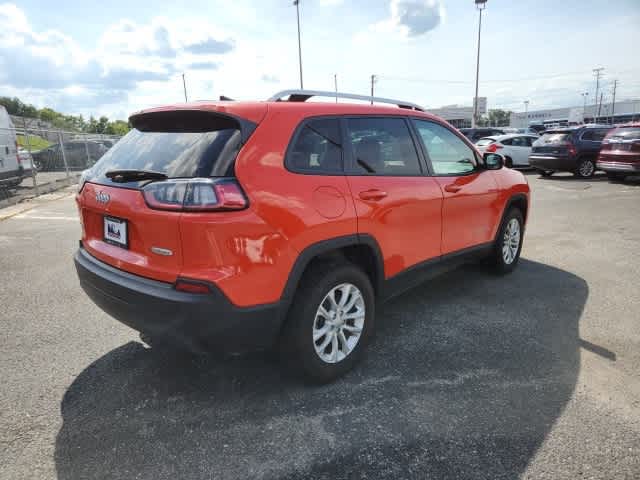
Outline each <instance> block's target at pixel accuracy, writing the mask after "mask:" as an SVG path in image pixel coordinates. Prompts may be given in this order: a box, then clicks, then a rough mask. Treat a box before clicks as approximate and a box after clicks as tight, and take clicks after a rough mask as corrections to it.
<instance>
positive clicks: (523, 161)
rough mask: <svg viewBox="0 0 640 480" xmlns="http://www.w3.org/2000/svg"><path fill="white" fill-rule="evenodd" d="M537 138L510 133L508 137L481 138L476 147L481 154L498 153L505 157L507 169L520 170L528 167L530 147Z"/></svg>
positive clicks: (535, 136)
mask: <svg viewBox="0 0 640 480" xmlns="http://www.w3.org/2000/svg"><path fill="white" fill-rule="evenodd" d="M538 138H540V137H538V136H537V135H525V134H521V133H510V134H508V135H494V136H491V137H484V138H481V139H480V140H478V141H477V142H476V147H478V150H480V152H481V153H483V154H484V153H499V154H500V155H503V156H504V157H505V165H506V166H507V167H510V168H511V167H513V168H522V167H528V166H529V154H530V153H531V145H532V144H533V142H535V141H536V140H537V139H538Z"/></svg>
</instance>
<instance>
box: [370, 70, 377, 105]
mask: <svg viewBox="0 0 640 480" xmlns="http://www.w3.org/2000/svg"><path fill="white" fill-rule="evenodd" d="M375 84H376V75H371V105H373V86H374V85H375Z"/></svg>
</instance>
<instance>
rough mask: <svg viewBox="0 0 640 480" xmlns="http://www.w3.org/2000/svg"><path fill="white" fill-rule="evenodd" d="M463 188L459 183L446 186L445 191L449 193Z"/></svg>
mask: <svg viewBox="0 0 640 480" xmlns="http://www.w3.org/2000/svg"><path fill="white" fill-rule="evenodd" d="M461 188H462V187H461V186H459V185H446V186H445V187H444V191H445V192H449V193H457V192H459V191H460V189H461Z"/></svg>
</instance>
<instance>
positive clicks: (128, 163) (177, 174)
mask: <svg viewBox="0 0 640 480" xmlns="http://www.w3.org/2000/svg"><path fill="white" fill-rule="evenodd" d="M240 138H241V135H240V130H237V129H231V128H229V129H223V130H217V131H213V132H204V133H199V132H198V133H193V132H177V133H175V132H141V131H139V130H136V129H133V130H131V131H130V132H129V133H128V134H127V135H126V136H125V137H123V138H122V140H120V141H119V142H118V143H116V144H115V145H114V146H113V147H112V148H111V149H110V150H109V151H108V152H107V153H105V154H104V156H103V157H102V158H101V159H100V161H98V163H96V164H95V165H94V166H93V168H92V169H91V174H90V181H92V182H98V183H107V184H109V183H111V180H110V179H108V178H107V177H106V176H105V174H106V173H107V172H108V171H110V170H151V171H155V172H161V173H164V174H166V175H167V176H168V177H169V178H185V177H187V178H189V177H223V176H232V175H233V161H234V159H235V157H236V155H237V153H238V150H239V148H240Z"/></svg>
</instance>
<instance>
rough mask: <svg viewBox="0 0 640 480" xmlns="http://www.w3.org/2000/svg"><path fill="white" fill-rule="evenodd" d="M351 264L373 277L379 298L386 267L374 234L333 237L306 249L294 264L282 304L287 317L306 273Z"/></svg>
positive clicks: (375, 290)
mask: <svg viewBox="0 0 640 480" xmlns="http://www.w3.org/2000/svg"><path fill="white" fill-rule="evenodd" d="M341 261H342V262H349V263H352V264H354V265H356V266H358V267H360V268H361V269H362V270H363V271H364V272H365V274H367V276H368V277H369V279H370V281H371V284H372V286H373V289H374V292H375V293H376V295H378V294H379V293H380V290H381V288H382V282H383V281H384V264H383V260H382V253H381V251H380V247H379V245H378V242H377V241H376V240H375V238H373V237H372V236H371V235H367V234H354V235H347V236H343V237H337V238H332V239H328V240H323V241H321V242H318V243H314V244H312V245H309V246H308V247H306V248H305V249H304V250H302V252H300V255H298V258H297V259H296V261H295V262H294V264H293V267H292V268H291V271H290V272H289V278H288V279H287V283H286V284H285V287H284V290H283V293H282V296H281V301H282V303H283V305H282V307H283V313H285V314H286V312H287V311H288V309H289V307H290V306H291V302H292V301H293V298H294V296H295V293H296V290H297V289H298V286H299V284H300V282H301V280H302V278H303V276H304V275H305V273H306V272H308V271H310V269H312V268H314V266H316V265H318V264H321V263H322V264H325V263H332V262H341Z"/></svg>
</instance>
